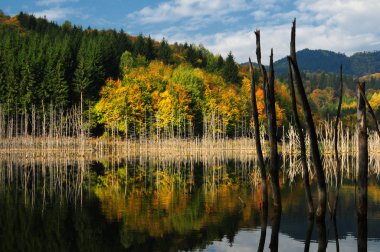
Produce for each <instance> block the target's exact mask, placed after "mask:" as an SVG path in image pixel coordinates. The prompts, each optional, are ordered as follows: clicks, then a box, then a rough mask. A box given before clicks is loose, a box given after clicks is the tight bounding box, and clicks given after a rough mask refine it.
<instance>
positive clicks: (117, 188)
mask: <svg viewBox="0 0 380 252" xmlns="http://www.w3.org/2000/svg"><path fill="white" fill-rule="evenodd" d="M379 163H380V162H379V159H376V158H373V157H372V158H371V159H370V165H369V167H370V168H369V169H370V170H369V174H370V177H369V182H368V184H369V186H368V218H367V222H366V223H363V222H358V220H357V217H356V208H355V201H356V197H355V188H356V187H355V179H354V178H355V174H356V169H355V167H356V160H355V157H352V156H344V157H343V164H344V165H343V168H342V175H343V177H342V179H341V181H339V183H340V184H341V189H340V195H339V201H338V208H337V217H336V222H334V221H333V220H332V219H330V215H329V214H327V216H326V221H325V225H324V226H321V225H316V224H315V223H313V222H310V221H309V220H308V218H307V210H306V204H305V193H304V187H303V181H302V173H301V167H300V165H299V160H298V158H297V157H294V156H284V157H282V158H281V172H280V185H281V193H282V203H283V208H282V214H281V216H278V215H276V214H275V213H274V212H273V209H272V207H271V202H272V201H271V197H270V196H271V188H270V183H268V188H269V199H270V200H269V211H268V220H267V225H266V226H265V225H261V224H262V223H261V220H262V213H263V211H262V207H261V191H260V173H259V169H258V167H257V164H256V160H255V158H254V156H244V157H239V156H236V157H230V156H228V157H225V156H223V155H210V156H202V157H194V156H189V155H183V156H170V158H168V157H167V156H152V157H147V156H131V157H125V158H124V157H114V156H112V155H111V156H103V157H83V158H77V157H73V156H66V155H63V154H62V153H53V154H49V155H42V154H38V153H37V154H30V153H29V154H26V153H18V154H16V153H13V154H1V155H0V164H1V165H0V200H1V207H0V250H1V251H124V250H126V251H127V250H128V251H200V250H202V251H203V250H204V251H252V250H257V249H258V247H259V244H260V239H261V245H264V251H269V250H270V248H272V249H273V250H276V248H278V250H279V251H301V250H304V249H305V246H307V247H309V249H310V251H316V250H317V249H318V246H319V244H320V243H321V242H322V243H323V239H322V241H321V238H320V237H321V235H320V234H321V233H322V234H323V232H324V233H325V235H326V237H327V251H336V250H337V248H338V247H339V249H340V250H341V251H357V250H358V246H359V245H360V246H363V244H364V245H366V246H367V249H368V251H376V250H378V247H379V245H380V228H379V226H380V187H379V185H380V182H379V179H380V178H379V176H380V172H379V170H380V169H379V167H380V165H379ZM324 165H325V172H326V178H327V184H328V191H329V202H330V203H329V205H331V206H332V204H333V200H334V196H335V185H336V181H335V172H336V171H335V168H333V166H334V160H333V159H332V157H330V156H326V157H324ZM310 172H311V181H312V183H313V184H312V191H313V198H314V205H316V198H317V194H316V186H315V183H316V178H315V175H314V173H313V172H312V171H311V170H310ZM327 213H329V212H328V211H327ZM278 224H279V229H278V228H276V227H275V226H277V227H278ZM272 228H273V229H272ZM366 230H367V231H368V232H367V233H366V232H365V231H366ZM264 231H265V232H264ZM264 233H265V236H264ZM322 237H323V236H322ZM358 237H359V239H358ZM264 241H265V243H263V242H264Z"/></svg>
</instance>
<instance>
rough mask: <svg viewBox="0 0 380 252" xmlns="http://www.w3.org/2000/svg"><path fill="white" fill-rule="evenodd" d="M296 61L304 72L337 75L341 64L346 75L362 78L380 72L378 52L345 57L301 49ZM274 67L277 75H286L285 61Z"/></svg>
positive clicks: (329, 52)
mask: <svg viewBox="0 0 380 252" xmlns="http://www.w3.org/2000/svg"><path fill="white" fill-rule="evenodd" d="M297 61H298V65H299V67H300V69H301V70H302V71H306V72H326V73H339V65H340V64H343V72H344V74H347V75H354V76H363V75H369V74H372V73H376V72H380V51H375V52H359V53H355V54H354V55H352V56H350V57H347V56H346V55H345V54H342V53H335V52H332V51H326V50H310V49H303V50H301V51H298V52H297ZM274 67H275V71H276V73H277V74H279V75H281V74H285V73H287V72H288V62H287V59H286V58H282V59H280V60H278V61H276V62H275V63H274Z"/></svg>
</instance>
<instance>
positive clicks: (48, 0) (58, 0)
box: [37, 0, 79, 6]
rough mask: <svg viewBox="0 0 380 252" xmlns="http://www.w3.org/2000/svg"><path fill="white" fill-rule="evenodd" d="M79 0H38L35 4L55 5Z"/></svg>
mask: <svg viewBox="0 0 380 252" xmlns="http://www.w3.org/2000/svg"><path fill="white" fill-rule="evenodd" d="M78 1H79V0H38V1H37V5H42V6H48V5H57V4H62V3H67V2H78Z"/></svg>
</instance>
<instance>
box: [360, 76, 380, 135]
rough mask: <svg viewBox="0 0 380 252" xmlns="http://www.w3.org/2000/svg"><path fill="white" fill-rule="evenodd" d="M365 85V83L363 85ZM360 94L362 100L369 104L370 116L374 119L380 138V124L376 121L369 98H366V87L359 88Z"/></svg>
mask: <svg viewBox="0 0 380 252" xmlns="http://www.w3.org/2000/svg"><path fill="white" fill-rule="evenodd" d="M358 85H359V86H361V85H362V84H361V83H359V84H358ZM363 85H364V83H363ZM359 92H360V94H361V96H362V98H363V99H364V101H365V103H366V104H367V107H368V112H369V114H370V115H371V117H372V119H373V120H374V122H375V126H376V132H377V134H378V135H379V136H380V129H379V124H378V123H377V119H376V115H375V111H373V109H372V106H371V104H370V103H369V101H368V100H367V98H366V97H365V88H364V87H363V88H359Z"/></svg>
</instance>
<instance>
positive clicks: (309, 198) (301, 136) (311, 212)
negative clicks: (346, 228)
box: [288, 59, 314, 219]
mask: <svg viewBox="0 0 380 252" xmlns="http://www.w3.org/2000/svg"><path fill="white" fill-rule="evenodd" d="M288 63H289V88H290V94H291V97H292V110H293V116H294V123H295V125H296V129H297V133H298V138H299V141H300V147H301V164H302V170H303V182H304V186H305V195H306V202H307V208H308V215H309V218H310V219H311V218H313V216H314V204H313V198H312V196H311V190H310V182H309V170H308V167H307V157H306V145H305V137H304V133H303V131H302V126H301V122H300V119H299V116H298V111H297V99H296V94H295V91H294V81H293V74H292V69H291V65H290V59H288Z"/></svg>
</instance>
